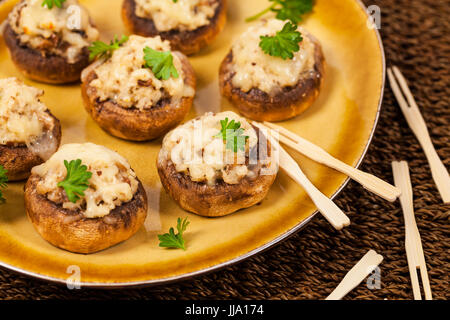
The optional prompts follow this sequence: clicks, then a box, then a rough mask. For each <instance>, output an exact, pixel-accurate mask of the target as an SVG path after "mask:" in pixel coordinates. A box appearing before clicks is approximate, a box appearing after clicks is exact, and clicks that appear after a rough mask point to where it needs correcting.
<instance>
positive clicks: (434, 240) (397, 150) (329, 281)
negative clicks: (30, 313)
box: [0, 0, 450, 299]
mask: <svg viewBox="0 0 450 320" xmlns="http://www.w3.org/2000/svg"><path fill="white" fill-rule="evenodd" d="M364 2H365V4H366V5H371V4H376V5H378V6H379V7H380V8H381V12H382V20H381V30H380V31H381V34H382V37H383V42H384V46H385V50H386V59H387V65H392V64H395V65H398V66H399V67H400V69H401V70H402V71H403V72H404V74H405V76H406V77H407V78H408V79H409V83H410V85H411V90H412V91H413V93H414V96H415V97H416V99H417V102H418V104H419V106H420V109H421V111H422V113H423V116H424V118H425V121H426V122H427V125H428V128H429V131H430V134H431V137H432V140H433V143H434V145H435V146H436V149H437V151H438V153H439V155H440V157H441V159H443V160H444V163H445V164H446V165H447V167H448V166H450V129H449V127H450V107H449V105H450V103H449V102H450V101H449V96H450V88H449V83H450V74H449V57H450V37H449V34H450V22H449V19H448V17H450V2H449V1H448V0H435V1H432V3H430V1H420V0H383V1H377V0H372V1H370V0H366V1H364ZM401 159H403V160H407V161H408V162H409V164H410V167H411V179H412V183H413V185H414V205H415V208H416V211H415V212H416V219H417V224H418V227H419V230H420V233H421V236H422V242H423V249H424V253H425V260H426V262H427V267H428V271H429V277H430V283H431V289H432V292H433V297H434V298H435V299H449V298H450V289H449V274H450V263H449V252H450V239H449V231H450V228H449V216H450V206H448V205H443V204H442V201H441V198H440V197H439V193H438V191H437V189H436V187H435V185H434V183H433V180H432V178H431V174H430V170H429V166H428V163H427V161H426V159H425V156H424V154H423V153H422V150H421V148H420V146H419V144H418V142H417V140H416V139H415V137H414V136H413V134H412V132H411V131H410V130H409V128H408V126H407V124H406V122H405V120H404V118H403V115H402V114H401V112H400V109H399V107H398V106H397V104H396V102H395V101H394V97H393V95H392V93H391V90H390V89H389V86H387V88H386V91H385V98H384V103H383V107H382V112H381V118H380V122H379V124H378V128H377V130H376V133H375V138H374V140H373V142H372V144H371V146H370V148H369V151H368V153H367V155H366V157H365V160H364V162H363V165H362V169H363V170H366V171H368V172H370V173H373V174H375V175H377V176H379V177H381V178H384V179H386V180H388V181H391V182H392V174H391V166H390V162H391V161H392V160H401ZM336 202H337V204H338V206H339V207H340V208H342V209H344V210H345V212H347V213H348V214H349V216H350V218H351V221H352V224H351V226H350V227H348V228H345V229H344V230H343V231H340V232H337V231H335V230H334V229H333V228H332V227H330V225H329V224H328V223H327V222H326V221H325V220H324V219H323V218H322V217H320V216H317V218H315V219H314V221H313V222H312V223H311V224H309V225H308V226H307V227H306V228H305V229H304V230H302V231H300V232H298V233H297V234H295V235H294V236H292V237H291V238H290V239H288V240H286V241H284V242H283V243H281V244H279V245H278V246H276V247H274V248H272V249H270V250H268V251H266V252H264V253H261V254H258V255H257V256H254V257H252V258H250V259H248V260H246V261H244V262H242V263H240V264H237V265H234V266H231V267H228V268H226V269H223V270H221V271H218V272H215V273H212V274H208V275H205V276H200V277H198V278H195V279H193V280H187V281H183V282H180V283H176V284H171V285H165V286H160V287H153V288H145V289H127V290H108V291H106V290H93V289H84V288H82V289H81V290H68V289H67V288H66V287H64V286H59V285H54V284H48V283H45V282H42V281H38V280H34V279H31V278H28V277H25V276H21V275H18V274H16V273H13V272H10V271H8V270H5V269H0V299H48V298H57V299H73V298H75V299H92V298H95V299H108V298H114V299H323V298H325V297H326V296H327V295H328V294H329V293H330V292H331V291H332V290H333V289H334V288H335V287H336V286H337V284H338V283H339V282H340V281H341V279H342V278H343V276H344V275H345V274H346V272H347V271H348V270H349V269H350V268H351V267H352V266H353V265H354V264H355V263H356V262H357V261H358V260H359V259H360V258H361V257H362V256H363V255H364V254H365V253H366V252H367V250H369V249H374V250H376V251H377V252H378V253H380V254H382V255H383V256H384V261H383V262H382V264H381V265H380V270H381V283H380V284H381V287H380V289H372V290H371V289H368V287H367V285H366V283H365V282H363V283H362V284H361V285H359V286H358V287H357V288H356V289H355V290H353V291H352V292H350V293H349V294H348V295H347V297H346V298H347V299H412V298H413V295H412V290H411V284H410V278H409V272H408V265H407V261H406V255H405V249H404V225H403V215H402V212H401V209H400V206H399V203H398V202H396V203H393V204H392V203H388V202H386V201H383V200H381V199H380V198H378V197H376V196H374V195H372V194H370V193H368V192H366V191H365V190H364V189H363V188H362V187H361V186H359V185H358V184H356V183H354V182H350V183H349V185H348V186H347V187H346V189H345V190H344V192H342V193H341V195H340V196H339V197H338V198H337V199H336Z"/></svg>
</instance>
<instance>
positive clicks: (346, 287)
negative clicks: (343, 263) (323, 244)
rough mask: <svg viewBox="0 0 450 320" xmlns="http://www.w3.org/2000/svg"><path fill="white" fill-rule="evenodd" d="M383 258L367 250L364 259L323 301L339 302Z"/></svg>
mask: <svg viewBox="0 0 450 320" xmlns="http://www.w3.org/2000/svg"><path fill="white" fill-rule="evenodd" d="M381 261H383V256H382V255H380V254H377V253H376V252H375V251H374V250H369V251H368V252H367V253H366V254H365V255H364V257H362V258H361V260H359V262H358V263H357V264H355V266H354V267H353V268H351V269H350V271H349V272H348V273H347V274H346V275H345V277H344V279H342V281H341V283H339V285H338V286H337V287H336V289H334V291H333V292H332V293H331V294H330V295H329V296H328V297H327V298H326V299H325V300H341V299H342V298H343V297H345V295H346V294H347V293H349V292H350V291H351V290H353V289H354V288H356V286H358V285H359V284H360V283H361V282H362V281H363V280H364V278H365V277H367V276H368V275H369V274H370V273H371V272H372V271H373V270H374V269H375V268H376V267H377V266H378V265H379V264H380V263H381Z"/></svg>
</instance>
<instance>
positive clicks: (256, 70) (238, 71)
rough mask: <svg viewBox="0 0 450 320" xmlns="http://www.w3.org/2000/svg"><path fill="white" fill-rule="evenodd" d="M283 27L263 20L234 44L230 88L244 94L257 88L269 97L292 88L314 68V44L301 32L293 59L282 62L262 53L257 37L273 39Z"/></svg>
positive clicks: (305, 33) (302, 30)
mask: <svg viewBox="0 0 450 320" xmlns="http://www.w3.org/2000/svg"><path fill="white" fill-rule="evenodd" d="M284 24H285V22H284V21H280V20H277V19H271V20H263V21H262V22H261V23H260V24H257V25H255V26H253V27H250V28H249V29H248V30H247V31H246V32H244V33H243V34H242V35H241V36H240V37H239V38H238V39H237V40H236V41H235V43H234V44H233V47H232V53H233V62H232V70H233V72H234V76H233V78H232V84H233V86H235V87H237V88H240V89H241V90H242V91H244V92H248V91H250V90H251V89H252V88H258V89H260V90H262V91H264V92H266V93H268V94H275V93H276V92H277V91H279V90H280V88H282V87H288V86H293V85H295V84H296V83H297V82H298V81H299V80H300V78H301V77H302V76H303V74H304V73H305V72H309V71H311V70H313V68H314V50H315V48H314V43H313V42H312V40H311V38H310V35H309V34H308V33H307V31H305V30H304V29H302V28H301V27H299V28H298V30H299V31H300V32H301V34H302V37H303V41H302V42H301V43H300V50H299V51H298V52H295V53H294V58H293V59H286V60H283V59H282V58H280V57H272V56H270V55H268V54H266V53H264V52H263V51H262V50H261V48H260V47H259V42H260V36H267V35H268V36H273V35H275V34H276V32H277V31H280V30H281V29H282V28H283V25H284Z"/></svg>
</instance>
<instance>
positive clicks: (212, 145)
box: [159, 111, 258, 185]
mask: <svg viewBox="0 0 450 320" xmlns="http://www.w3.org/2000/svg"><path fill="white" fill-rule="evenodd" d="M225 118H228V119H229V121H231V120H235V121H236V122H238V121H239V122H240V123H241V128H243V129H244V135H246V136H249V139H248V142H247V144H246V148H245V151H242V150H238V152H237V153H235V152H234V151H232V150H230V149H227V148H226V146H225V143H224V142H223V140H222V139H221V138H220V137H216V136H217V134H218V133H219V132H220V130H221V124H220V120H224V119H225ZM257 143H258V138H257V134H256V131H255V130H254V129H253V127H252V126H251V125H250V124H249V123H248V122H247V121H246V120H245V119H244V118H241V117H239V116H238V115H237V114H235V113H234V112H230V111H228V112H222V113H218V114H213V113H206V114H205V115H203V116H202V117H200V118H198V119H194V120H191V121H189V122H187V123H185V124H183V125H181V126H179V127H178V128H176V129H175V130H172V131H171V132H169V133H168V134H167V135H166V136H165V138H164V140H163V145H162V149H161V153H160V158H159V161H163V160H164V159H167V160H171V161H172V163H173V164H174V166H175V169H176V170H177V172H183V173H185V174H187V175H189V176H190V178H191V180H192V181H197V182H207V183H208V184H210V185H212V184H214V183H215V182H216V180H217V179H222V180H223V181H224V182H225V183H228V184H237V183H239V181H240V180H242V179H243V178H245V177H246V176H252V175H253V174H254V173H253V172H252V171H251V170H250V169H249V167H248V166H247V164H246V156H248V154H249V150H251V149H253V148H254V147H255V146H256V145H257Z"/></svg>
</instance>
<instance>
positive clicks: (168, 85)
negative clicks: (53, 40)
mask: <svg viewBox="0 0 450 320" xmlns="http://www.w3.org/2000/svg"><path fill="white" fill-rule="evenodd" d="M123 39H126V38H123ZM195 86H196V80H195V74H194V70H193V68H192V66H191V65H190V63H189V61H188V59H187V57H186V56H185V55H183V54H182V53H180V52H176V51H175V52H172V51H170V44H169V42H168V41H162V40H161V38H160V37H159V36H157V37H154V38H144V37H141V36H135V35H132V36H130V37H129V39H127V41H125V40H124V43H122V44H121V46H120V47H119V48H118V49H116V50H115V51H114V52H113V53H112V54H111V56H110V57H109V58H107V59H100V60H98V61H96V62H94V63H93V64H92V65H91V66H89V67H88V68H86V69H85V70H84V71H83V74H82V94H83V100H84V103H85V107H86V110H87V111H88V113H89V114H90V115H91V117H92V118H93V119H94V120H95V121H96V122H97V123H98V124H99V125H100V127H102V128H103V129H104V130H105V131H107V132H109V133H110V134H112V135H113V136H116V137H119V138H123V139H127V140H133V141H144V140H151V139H155V138H157V137H159V136H161V135H163V134H165V133H167V132H168V131H169V130H170V129H172V128H174V127H175V126H177V125H178V124H179V123H180V122H181V121H182V120H183V119H184V117H185V116H186V114H187V113H188V112H189V110H190V108H191V106H192V102H193V99H194V94H195Z"/></svg>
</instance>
